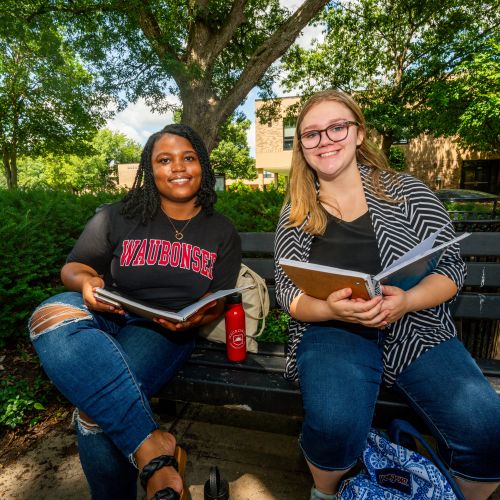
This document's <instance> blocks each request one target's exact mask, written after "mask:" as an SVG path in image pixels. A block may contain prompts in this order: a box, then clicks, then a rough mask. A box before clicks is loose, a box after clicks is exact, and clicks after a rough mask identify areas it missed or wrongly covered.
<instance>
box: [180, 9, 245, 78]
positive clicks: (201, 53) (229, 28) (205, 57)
mask: <svg viewBox="0 0 500 500" xmlns="http://www.w3.org/2000/svg"><path fill="white" fill-rule="evenodd" d="M247 1H248V0H235V1H234V3H233V6H232V8H231V12H230V13H229V15H228V16H227V17H226V21H225V23H224V24H223V26H222V29H220V30H219V31H217V32H214V31H213V30H212V29H210V28H209V27H208V26H207V24H206V23H205V22H204V20H203V19H197V20H196V22H195V23H194V26H193V31H192V34H191V36H190V39H189V42H188V46H187V50H186V57H187V59H188V60H189V62H192V63H195V64H198V65H199V67H200V68H201V69H202V70H203V71H207V70H208V69H209V68H210V67H211V66H212V65H213V63H214V62H215V60H216V58H217V56H218V55H219V54H220V53H221V52H222V51H223V50H224V48H225V47H226V46H227V44H228V43H229V41H230V40H231V38H232V37H233V35H234V33H235V32H236V30H237V29H238V28H239V27H240V26H241V25H242V24H243V23H244V22H245V14H244V8H245V5H246V3H247ZM206 3H207V2H206V1H205V2H201V1H198V2H197V4H198V5H199V7H200V10H205V7H206Z"/></svg>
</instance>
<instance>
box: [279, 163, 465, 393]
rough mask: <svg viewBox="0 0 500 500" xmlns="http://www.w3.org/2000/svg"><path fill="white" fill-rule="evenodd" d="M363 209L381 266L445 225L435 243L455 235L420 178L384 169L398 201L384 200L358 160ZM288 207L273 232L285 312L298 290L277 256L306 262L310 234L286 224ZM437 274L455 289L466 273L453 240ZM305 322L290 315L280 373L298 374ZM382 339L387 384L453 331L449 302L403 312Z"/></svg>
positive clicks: (386, 181)
mask: <svg viewBox="0 0 500 500" xmlns="http://www.w3.org/2000/svg"><path fill="white" fill-rule="evenodd" d="M358 168H359V170H360V173H361V178H362V181H363V188H364V192H365V196H366V201H367V204H368V210H369V212H370V217H371V221H372V225H373V228H374V231H375V237H376V239H377V245H378V248H379V253H380V260H381V263H382V268H386V267H387V266H389V265H390V264H391V263H392V262H394V261H395V260H396V259H397V258H398V257H400V256H401V255H403V254H404V253H405V252H407V251H408V250H410V249H411V248H412V247H414V246H415V245H416V244H417V243H419V242H420V241H422V240H423V239H424V238H426V237H427V236H429V235H430V234H431V233H432V232H433V231H435V230H437V229H439V228H440V227H442V226H443V225H445V224H447V226H446V228H445V229H444V230H443V231H442V232H441V234H440V235H439V236H438V239H437V243H442V242H444V241H448V240H450V239H452V238H453V237H454V230H453V226H452V224H451V222H450V219H449V217H448V214H447V212H446V210H445V209H444V207H443V205H442V204H441V202H440V201H439V200H438V199H437V198H436V196H435V195H434V194H433V193H432V191H431V190H430V189H429V188H428V187H427V186H426V185H425V184H424V183H423V182H421V181H419V180H417V179H415V178H414V177H411V176H409V175H406V174H401V175H400V182H399V183H397V182H390V179H389V178H388V174H387V173H383V174H382V182H384V185H386V186H389V187H388V188H387V189H386V191H387V194H389V196H390V197H392V198H393V199H398V200H402V201H401V202H400V203H397V204H394V203H388V202H385V201H383V200H380V199H378V198H376V197H375V196H374V195H373V193H372V190H371V189H370V180H369V173H370V168H369V167H366V166H364V165H358ZM289 214H290V206H289V205H287V206H285V207H284V208H283V211H282V213H281V216H280V220H279V222H278V227H277V229H276V237H275V243H274V244H275V259H276V266H275V267H276V271H275V277H276V298H277V301H278V303H279V304H280V305H281V307H282V308H283V309H284V310H286V311H287V312H290V304H291V303H292V301H293V299H294V298H295V297H297V296H298V295H299V294H300V293H301V291H300V290H299V289H298V288H297V287H296V286H295V285H294V284H293V283H292V282H291V281H290V280H289V279H288V277H287V276H286V275H285V274H284V273H283V271H282V270H281V268H280V266H279V265H278V260H279V259H281V258H287V259H295V260H300V261H304V262H307V261H308V259H309V253H310V250H311V244H312V242H313V239H314V237H313V236H312V235H310V234H308V233H306V232H304V231H303V230H302V229H301V227H295V228H287V227H286V225H287V223H288V220H289ZM434 272H435V273H437V274H442V275H444V276H448V277H449V278H450V279H452V280H453V281H454V282H455V283H456V285H457V287H458V289H460V288H461V287H462V285H463V281H464V278H465V264H464V262H463V260H462V258H461V257H460V249H459V245H458V244H455V245H452V246H451V247H450V248H449V249H448V251H447V252H446V253H445V254H444V256H443V257H442V259H441V260H440V262H439V265H438V267H437V269H436V270H435V271H434ZM306 326H307V324H306V323H302V322H300V321H296V320H294V319H292V320H291V321H290V325H289V342H288V349H287V360H286V368H285V378H288V379H292V380H294V379H297V366H296V360H295V356H296V351H297V346H298V345H299V342H300V339H301V338H302V335H303V332H304V330H305V328H306ZM385 331H386V332H387V337H386V341H385V344H384V356H383V358H384V381H385V383H386V384H387V385H389V386H390V385H392V384H393V383H394V380H395V379H396V377H397V375H398V374H399V373H400V372H401V371H402V370H403V369H404V368H406V367H407V366H408V365H409V364H410V363H411V362H412V361H414V360H415V359H417V358H418V357H419V356H420V355H421V354H422V353H424V352H425V351H426V350H428V349H430V348H431V347H433V346H435V345H437V344H439V343H440V342H442V341H444V340H447V339H449V338H452V337H454V336H455V335H456V330H455V326H454V324H453V320H452V317H451V314H450V310H449V304H448V303H444V304H440V305H439V306H436V307H433V308H430V309H425V310H423V311H418V312H415V313H408V314H406V315H405V316H403V317H402V318H401V319H399V320H398V321H396V322H395V323H393V324H392V325H390V326H389V327H388V328H387V329H386V330H385Z"/></svg>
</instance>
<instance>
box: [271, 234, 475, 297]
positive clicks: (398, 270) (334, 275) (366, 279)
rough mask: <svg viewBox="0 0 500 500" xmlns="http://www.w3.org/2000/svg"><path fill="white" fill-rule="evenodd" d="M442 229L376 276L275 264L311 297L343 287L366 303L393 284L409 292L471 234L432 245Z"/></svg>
mask: <svg viewBox="0 0 500 500" xmlns="http://www.w3.org/2000/svg"><path fill="white" fill-rule="evenodd" d="M443 228H444V226H443V227H442V228H441V229H438V230H437V231H436V232H434V233H432V234H431V235H430V236H429V237H427V238H426V239H425V240H423V241H421V242H420V243H419V244H418V245H416V246H415V247H413V248H412V249H411V250H410V251H408V252H407V253H405V254H404V255H402V256H401V257H400V258H399V259H397V260H396V261H395V262H393V263H392V264H391V265H390V266H389V267H387V268H386V269H384V270H383V271H382V272H380V273H378V274H376V275H375V276H372V275H370V274H367V273H361V272H358V271H350V270H349V269H339V268H337V267H330V266H323V265H320V264H312V263H310V262H300V261H296V260H290V259H280V260H279V262H278V263H279V265H280V266H281V267H282V268H283V271H285V273H286V274H287V275H288V277H289V278H290V279H291V280H292V281H293V282H294V283H295V285H297V287H298V288H300V289H301V290H302V291H303V292H305V293H306V294H307V295H310V296H311V297H316V298H317V299H323V300H324V299H326V298H327V297H328V296H329V295H330V294H331V293H332V292H335V291H337V290H341V289H342V288H351V289H352V296H351V297H352V298H353V299H355V298H362V299H367V300H368V299H370V298H372V297H375V296H377V295H381V290H380V285H392V286H397V287H399V288H401V289H403V290H409V289H410V288H412V287H413V286H415V285H416V284H417V283H418V282H419V281H421V280H422V279H423V278H424V277H425V276H427V275H428V274H430V273H431V272H432V271H433V270H434V269H435V268H436V266H437V265H438V262H439V260H440V259H441V257H442V256H443V254H444V253H445V252H446V249H447V248H448V247H449V246H450V245H453V244H454V243H457V242H459V241H460V240H463V239H464V238H466V237H467V236H469V234H470V233H463V234H461V235H460V236H457V237H456V238H454V239H453V240H451V241H447V242H445V243H442V244H441V245H437V246H434V243H435V241H436V238H437V236H438V235H439V233H440V232H441V231H442V230H443Z"/></svg>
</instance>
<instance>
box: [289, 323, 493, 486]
mask: <svg viewBox="0 0 500 500" xmlns="http://www.w3.org/2000/svg"><path fill="white" fill-rule="evenodd" d="M383 341H384V334H383V332H382V331H380V330H376V329H371V328H359V327H357V328H354V329H353V331H348V330H345V329H340V328H333V327H332V328H330V327H319V326H314V325H313V326H310V327H309V328H308V329H307V330H306V332H305V333H304V336H303V337H302V340H301V342H300V344H299V347H298V350H297V367H298V372H299V382H300V387H301V391H302V397H303V402H304V423H303V427H302V434H301V437H300V445H301V448H302V450H303V452H304V455H305V457H306V459H307V460H308V461H309V462H310V463H312V464H313V465H315V466H316V467H318V468H320V469H322V470H344V469H348V468H350V467H351V466H352V465H353V464H354V463H355V462H356V460H357V458H358V457H359V456H360V455H361V452H362V450H363V449H364V446H365V442H366V436H367V434H368V430H369V428H370V426H371V423H372V418H373V414H374V409H375V402H376V399H377V396H378V393H379V388H380V385H381V381H382V372H383V365H382V348H383ZM395 390H397V391H399V392H400V393H401V394H402V395H403V396H404V397H405V398H406V399H407V400H408V403H409V404H410V405H411V406H412V408H413V409H414V410H415V411H416V412H417V413H418V414H419V415H420V416H422V418H423V419H424V421H425V422H426V424H427V425H428V427H429V430H430V432H431V433H432V434H433V436H434V438H435V439H436V441H437V444H438V451H439V453H440V455H441V457H442V459H443V461H444V462H445V463H446V464H447V466H448V467H449V469H450V471H451V473H452V474H453V475H455V476H457V477H462V478H464V479H468V480H471V481H485V482H488V481H491V482H496V481H500V425H499V422H500V398H499V397H498V396H497V395H496V393H495V391H494V390H493V388H492V387H491V386H490V384H489V383H488V381H487V380H486V379H485V377H484V376H483V374H482V373H481V370H480V369H479V368H478V366H477V365H476V363H475V362H474V360H473V358H472V357H471V356H470V354H469V353H468V352H467V350H466V349H465V348H464V346H463V345H462V343H461V342H460V341H459V340H458V339H456V338H455V339H451V340H448V341H445V342H443V343H441V344H439V345H438V346H436V347H434V348H432V349H430V350H429V351H427V352H425V353H424V354H422V355H421V356H420V357H419V358H418V359H417V360H416V361H414V362H413V363H411V364H410V366H408V367H407V368H406V369H405V370H403V372H402V373H401V374H400V375H399V376H398V378H397V380H396V384H395Z"/></svg>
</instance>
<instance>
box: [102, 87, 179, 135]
mask: <svg viewBox="0 0 500 500" xmlns="http://www.w3.org/2000/svg"><path fill="white" fill-rule="evenodd" d="M169 100H170V101H171V102H172V103H177V102H178V100H177V98H176V97H174V96H172V97H171V98H170V99H169ZM172 122H173V116H172V112H170V111H169V112H167V113H165V114H159V113H153V112H152V111H151V109H150V108H149V107H148V106H147V105H146V103H145V101H144V100H143V99H139V100H138V101H137V102H136V103H130V104H129V105H128V106H127V107H126V108H125V109H124V110H123V111H120V113H117V114H116V115H115V116H114V118H112V119H111V120H108V123H107V127H108V128H109V129H111V130H115V131H117V132H122V133H123V134H125V135H126V136H127V137H130V138H131V139H134V140H135V141H137V142H139V143H140V144H142V145H144V144H145V143H146V141H147V140H148V137H149V136H150V135H151V134H152V133H154V132H157V131H158V130H161V129H162V128H163V127H164V126H165V125H168V124H169V123H172Z"/></svg>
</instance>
